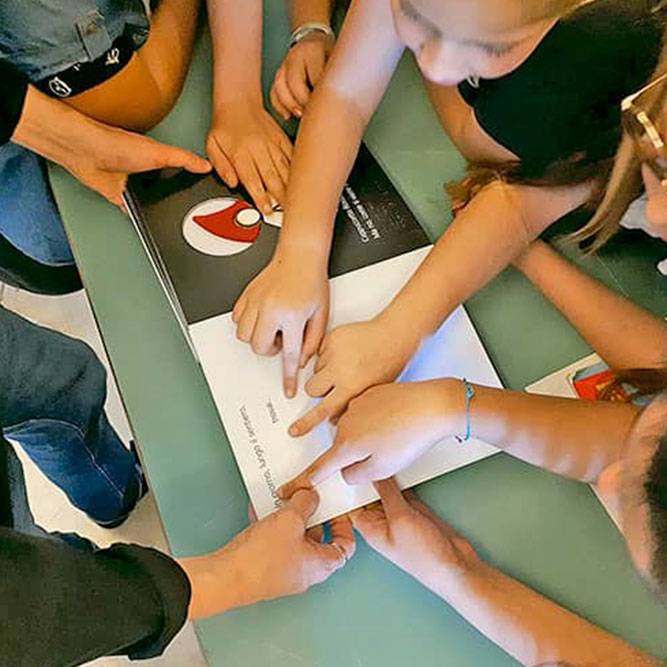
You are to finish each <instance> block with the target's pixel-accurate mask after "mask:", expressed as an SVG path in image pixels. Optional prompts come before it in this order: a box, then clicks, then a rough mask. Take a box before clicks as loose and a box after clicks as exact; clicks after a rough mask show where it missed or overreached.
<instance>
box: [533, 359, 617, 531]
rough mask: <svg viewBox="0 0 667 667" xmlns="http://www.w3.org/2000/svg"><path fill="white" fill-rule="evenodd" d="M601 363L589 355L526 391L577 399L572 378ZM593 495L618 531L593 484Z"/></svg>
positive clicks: (611, 513)
mask: <svg viewBox="0 0 667 667" xmlns="http://www.w3.org/2000/svg"><path fill="white" fill-rule="evenodd" d="M600 361H602V359H600V357H599V356H598V355H597V354H589V355H588V356H587V357H584V358H583V359H579V361H575V362H574V363H573V364H570V365H569V366H566V367H565V368H561V369H560V370H559V371H556V372H554V373H551V374H550V375H547V376H546V377H543V378H542V379H541V380H537V382H533V384H531V385H528V386H527V387H526V391H527V392H530V393H531V394H541V395H542V396H560V397H561V398H577V399H578V398H579V397H578V396H577V392H576V391H575V390H574V387H573V386H572V377H573V376H574V374H575V373H576V372H577V371H580V370H583V369H584V368H590V367H591V366H593V365H594V364H597V363H599V362H600ZM590 487H591V489H592V490H593V493H595V495H596V496H597V499H598V500H599V501H600V504H601V505H602V507H604V508H605V510H607V514H609V516H610V517H611V520H612V521H613V522H614V523H615V524H616V526H617V527H618V529H619V530H620V523H619V521H618V519H617V517H616V516H615V515H614V512H613V511H612V509H611V508H610V507H609V506H608V505H607V504H606V503H605V501H604V498H603V497H602V496H601V495H600V492H599V491H598V489H597V487H596V486H595V484H591V485H590Z"/></svg>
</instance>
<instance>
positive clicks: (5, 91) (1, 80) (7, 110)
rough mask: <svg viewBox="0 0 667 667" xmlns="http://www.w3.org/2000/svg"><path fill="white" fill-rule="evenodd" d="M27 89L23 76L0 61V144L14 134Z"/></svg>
mask: <svg viewBox="0 0 667 667" xmlns="http://www.w3.org/2000/svg"><path fill="white" fill-rule="evenodd" d="M27 90H28V81H27V79H26V78H25V76H23V74H21V73H20V72H19V71H18V70H17V69H15V68H14V67H12V66H11V65H10V64H9V63H6V62H4V61H0V145H2V144H4V143H7V142H8V141H9V139H10V138H11V136H12V134H14V128H15V127H16V125H17V124H18V122H19V118H20V117H21V111H22V110H23V102H24V100H25V95H26V92H27Z"/></svg>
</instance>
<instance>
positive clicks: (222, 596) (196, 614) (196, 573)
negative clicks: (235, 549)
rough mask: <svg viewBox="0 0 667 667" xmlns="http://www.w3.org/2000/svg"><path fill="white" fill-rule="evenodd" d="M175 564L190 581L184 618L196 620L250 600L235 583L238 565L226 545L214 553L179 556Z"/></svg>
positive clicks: (236, 582)
mask: <svg viewBox="0 0 667 667" xmlns="http://www.w3.org/2000/svg"><path fill="white" fill-rule="evenodd" d="M178 564H179V565H180V566H181V568H183V570H184V572H185V574H186V575H187V577H188V580H189V581H190V586H191V588H192V597H191V599H190V607H189V610H188V618H190V619H191V620H198V619H202V618H208V617H209V616H213V615H215V614H222V613H224V612H226V611H230V610H232V609H236V608H237V607H242V606H244V605H246V604H249V603H250V602H252V601H248V600H246V599H245V594H244V591H243V590H242V587H241V586H240V585H239V569H238V568H237V567H236V561H235V559H234V558H233V556H232V555H231V554H230V552H229V549H228V548H226V547H223V548H222V549H220V551H219V552H217V554H208V555H206V556H195V557H192V558H182V559H180V560H179V561H178Z"/></svg>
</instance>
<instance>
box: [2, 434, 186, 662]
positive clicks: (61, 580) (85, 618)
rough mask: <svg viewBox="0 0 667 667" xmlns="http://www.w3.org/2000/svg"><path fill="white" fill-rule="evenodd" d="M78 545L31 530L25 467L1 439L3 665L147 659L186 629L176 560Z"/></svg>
mask: <svg viewBox="0 0 667 667" xmlns="http://www.w3.org/2000/svg"><path fill="white" fill-rule="evenodd" d="M26 517H28V519H27V521H26V520H25V519H26ZM80 542H81V543H82V545H81V546H77V547H75V546H71V545H70V544H69V543H66V542H64V541H62V540H61V539H57V537H55V536H52V535H49V534H47V533H42V534H40V531H39V529H37V528H36V527H35V526H34V524H31V521H30V518H29V514H28V512H27V503H26V499H25V491H24V488H23V476H22V473H21V469H20V464H19V463H18V459H17V458H16V456H15V454H14V452H13V450H11V447H10V446H9V445H8V444H7V442H6V441H5V440H4V439H2V440H1V441H0V664H2V665H15V666H18V665H20V666H21V667H70V666H72V665H80V664H83V663H85V662H88V661H90V660H93V659H95V658H97V657H100V656H105V655H128V656H130V657H131V658H149V657H153V656H155V655H159V654H160V653H161V652H162V651H163V650H164V648H165V647H166V646H167V644H169V642H170V641H171V639H172V638H173V637H174V635H175V634H176V633H177V632H178V630H179V629H180V628H181V626H182V625H183V623H184V622H185V618H186V612H187V607H188V603H189V598H190V586H189V582H188V579H187V577H186V576H185V573H184V572H183V571H182V570H181V568H180V567H179V566H178V565H177V564H176V563H175V562H174V561H173V560H172V559H171V558H168V557H167V556H165V555H163V554H161V553H159V552H157V551H154V550H153V549H146V548H143V547H138V546H134V545H125V544H123V545H121V544H116V545H114V546H112V547H111V548H109V549H96V548H94V547H93V545H90V544H89V543H86V541H85V540H80Z"/></svg>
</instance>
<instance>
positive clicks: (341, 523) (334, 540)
mask: <svg viewBox="0 0 667 667" xmlns="http://www.w3.org/2000/svg"><path fill="white" fill-rule="evenodd" d="M329 527H330V531H331V544H335V545H337V547H338V549H340V550H341V551H342V552H343V553H344V554H345V560H350V558H352V556H354V552H355V550H356V546H357V545H356V541H355V539H354V528H353V526H352V521H351V520H350V517H348V516H339V517H338V518H336V519H332V520H331V522H330V523H329Z"/></svg>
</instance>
